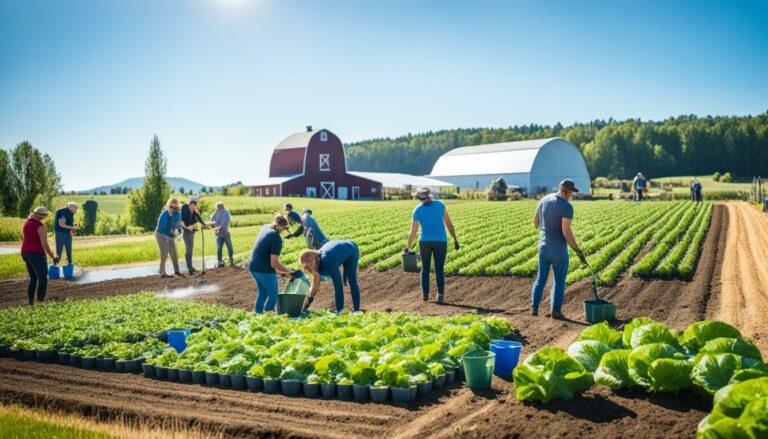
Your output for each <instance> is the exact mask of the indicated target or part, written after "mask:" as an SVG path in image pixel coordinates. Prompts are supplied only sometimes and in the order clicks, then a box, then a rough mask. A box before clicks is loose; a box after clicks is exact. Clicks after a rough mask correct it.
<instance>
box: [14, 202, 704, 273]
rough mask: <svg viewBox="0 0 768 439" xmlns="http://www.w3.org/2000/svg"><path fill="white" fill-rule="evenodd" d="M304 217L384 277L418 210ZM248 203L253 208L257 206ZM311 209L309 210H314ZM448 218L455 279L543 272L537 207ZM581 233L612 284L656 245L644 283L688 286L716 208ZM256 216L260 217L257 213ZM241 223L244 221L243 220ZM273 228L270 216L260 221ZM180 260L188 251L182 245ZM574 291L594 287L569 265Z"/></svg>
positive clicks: (487, 209) (629, 208)
mask: <svg viewBox="0 0 768 439" xmlns="http://www.w3.org/2000/svg"><path fill="white" fill-rule="evenodd" d="M243 198H244V199H231V200H225V202H226V203H230V204H231V205H232V206H233V209H240V210H241V211H248V209H249V206H258V207H259V208H262V207H263V206H264V205H265V203H267V202H270V203H273V204H272V206H274V207H277V206H279V205H282V203H283V201H284V200H283V199H268V200H265V199H258V198H250V197H243ZM291 201H292V202H293V203H294V205H295V206H296V207H297V208H299V209H301V207H303V206H305V205H306V206H310V207H312V208H313V210H314V212H315V213H314V216H315V217H316V218H317V220H318V222H319V223H320V225H321V227H322V229H323V231H324V232H325V233H326V235H327V236H328V237H329V238H330V239H351V240H353V241H355V242H357V244H358V245H359V246H360V249H361V259H360V266H361V267H367V266H373V267H375V268H376V269H377V270H380V271H385V270H388V269H392V268H394V267H397V266H398V265H399V264H400V254H401V253H402V250H403V248H404V246H405V241H406V238H407V234H408V230H409V224H410V218H411V211H412V210H413V207H414V205H415V204H414V203H413V201H391V202H370V201H360V202H350V201H334V200H315V199H312V200H308V199H294V200H291ZM249 202H250V203H251V204H249ZM310 203H311V204H310ZM446 204H447V205H448V206H449V212H450V214H451V217H452V218H453V221H454V224H455V226H456V230H457V234H458V237H459V241H460V243H461V244H462V247H461V249H460V250H458V251H455V250H453V249H452V246H451V250H450V251H449V254H448V259H447V262H446V272H447V273H449V274H456V275H468V276H474V275H485V276H500V275H515V276H533V275H535V274H536V269H537V256H536V255H537V242H538V231H537V230H536V229H535V228H534V227H533V225H532V218H533V213H534V210H535V207H536V202H535V201H532V200H525V201H519V202H499V203H491V202H485V201H471V202H470V201H449V202H447V203H446ZM574 205H575V208H576V217H575V219H574V232H575V233H576V236H577V239H578V240H579V242H580V245H581V246H582V248H583V249H584V250H585V252H586V253H587V254H588V260H589V262H590V265H592V266H593V268H595V270H597V272H598V273H599V274H600V276H601V278H602V280H603V281H604V282H605V283H613V282H615V281H616V280H617V279H618V277H619V276H620V275H621V274H622V273H623V272H624V271H626V270H627V269H628V268H630V265H631V263H632V261H633V259H634V257H635V255H637V254H638V253H639V252H640V251H641V250H642V249H643V248H644V247H645V246H646V245H648V243H650V242H655V243H657V244H659V245H657V246H656V247H655V250H654V251H653V252H651V253H650V254H649V255H648V256H646V257H645V258H644V259H643V260H641V261H639V262H638V264H637V265H636V266H635V267H633V268H632V272H633V274H636V275H638V276H660V277H683V278H686V277H689V276H690V275H691V274H692V270H693V268H694V266H695V263H696V261H697V259H698V254H699V247H700V245H701V242H702V240H703V238H704V236H705V235H706V231H707V229H708V227H709V221H710V218H711V215H712V207H713V206H712V204H711V203H703V204H694V203H690V202H684V201H679V202H664V203H661V202H658V203H642V204H640V203H628V202H610V201H576V202H575V203H574ZM252 209H253V208H252ZM236 218H237V217H236ZM253 219H254V220H256V219H259V220H262V221H261V222H265V221H266V220H268V219H269V215H266V214H258V215H257V216H254V217H253ZM259 227H260V226H259V225H252V226H246V227H236V228H233V229H232V240H233V244H234V247H235V252H236V253H238V254H239V255H244V256H246V257H247V256H249V253H250V250H251V248H252V246H253V242H254V239H255V237H256V234H257V233H258V230H259ZM206 236H207V238H208V239H207V240H206V244H207V245H206V249H205V250H206V252H205V253H206V257H207V258H213V257H214V255H215V245H214V239H213V234H212V233H210V232H207V233H206ZM200 239H201V235H200V234H198V235H197V240H198V241H197V243H196V244H195V254H196V256H197V257H199V256H201V255H202V246H201V242H200ZM304 248H305V243H304V240H303V239H293V240H286V241H285V246H284V248H283V253H282V256H281V258H282V260H283V262H285V263H286V264H289V265H290V266H292V267H294V268H298V264H297V259H298V257H299V255H300V254H301V251H302V250H303V249H304ZM179 250H180V253H181V252H183V244H182V243H181V242H179ZM74 256H75V260H76V263H77V264H78V265H79V266H80V267H94V266H104V265H114V264H129V263H136V262H150V261H155V260H157V259H158V257H159V255H158V250H157V244H156V242H155V240H154V237H153V236H152V235H145V236H141V237H134V238H130V239H126V238H113V239H106V240H101V241H98V240H97V241H95V242H85V241H82V242H81V241H78V242H76V244H75V249H74ZM571 257H572V261H573V263H572V264H571V266H570V269H569V274H568V282H569V283H573V282H577V281H579V280H581V279H584V278H586V277H588V276H589V275H590V274H589V272H588V271H587V270H586V269H584V268H582V267H580V266H579V264H578V263H577V261H578V259H575V255H573V254H572V255H571ZM24 273H25V270H24V265H23V263H22V260H21V258H20V257H19V256H18V255H0V278H7V277H18V276H23V275H24Z"/></svg>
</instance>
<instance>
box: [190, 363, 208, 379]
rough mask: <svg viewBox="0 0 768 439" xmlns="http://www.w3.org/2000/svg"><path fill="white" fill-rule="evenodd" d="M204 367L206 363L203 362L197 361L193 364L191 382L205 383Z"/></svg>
mask: <svg viewBox="0 0 768 439" xmlns="http://www.w3.org/2000/svg"><path fill="white" fill-rule="evenodd" d="M206 367H207V365H206V364H205V363H198V364H196V365H194V366H193V370H192V383H194V384H205V368H206Z"/></svg>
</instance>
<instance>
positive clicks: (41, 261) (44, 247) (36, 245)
mask: <svg viewBox="0 0 768 439" xmlns="http://www.w3.org/2000/svg"><path fill="white" fill-rule="evenodd" d="M47 217H48V209H46V208H45V207H43V206H40V207H38V208H36V209H35V210H33V211H32V213H30V214H29V217H27V220H26V221H24V225H23V226H22V229H21V232H22V236H23V239H22V241H21V258H22V259H23V260H24V263H25V264H26V265H27V274H29V285H28V286H27V296H28V297H29V304H30V305H34V304H35V292H37V301H38V302H42V301H43V300H45V291H46V289H47V288H48V259H46V257H45V255H46V254H47V255H48V256H50V257H51V259H53V260H54V261H56V257H55V255H54V254H53V251H51V247H50V246H48V233H47V232H46V230H45V225H44V224H43V220H44V219H45V218H47Z"/></svg>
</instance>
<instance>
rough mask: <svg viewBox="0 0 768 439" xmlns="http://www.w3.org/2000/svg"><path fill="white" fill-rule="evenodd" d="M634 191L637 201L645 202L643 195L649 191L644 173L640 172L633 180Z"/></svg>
mask: <svg viewBox="0 0 768 439" xmlns="http://www.w3.org/2000/svg"><path fill="white" fill-rule="evenodd" d="M632 190H634V191H635V201H643V193H644V192H647V191H648V180H646V179H645V176H644V175H643V173H642V172H638V173H637V175H636V176H635V179H634V180H632Z"/></svg>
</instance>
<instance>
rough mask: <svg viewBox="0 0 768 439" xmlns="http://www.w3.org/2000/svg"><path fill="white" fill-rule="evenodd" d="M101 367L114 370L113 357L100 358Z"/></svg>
mask: <svg viewBox="0 0 768 439" xmlns="http://www.w3.org/2000/svg"><path fill="white" fill-rule="evenodd" d="M101 368H102V369H104V370H108V371H110V372H111V371H114V370H115V359H114V358H105V359H104V360H102V363H101Z"/></svg>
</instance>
